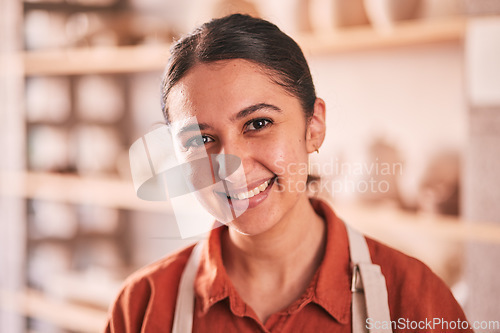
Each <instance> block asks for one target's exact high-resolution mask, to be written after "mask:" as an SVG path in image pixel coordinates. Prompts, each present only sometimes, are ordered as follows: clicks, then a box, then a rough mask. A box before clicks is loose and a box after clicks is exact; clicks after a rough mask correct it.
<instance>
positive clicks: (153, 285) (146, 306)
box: [106, 245, 194, 332]
mask: <svg viewBox="0 0 500 333" xmlns="http://www.w3.org/2000/svg"><path fill="white" fill-rule="evenodd" d="M193 247H194V245H191V246H189V247H186V248H184V249H182V250H179V251H176V252H174V253H172V254H170V255H168V256H166V257H164V258H162V259H160V260H158V261H156V262H154V263H152V264H149V265H147V266H145V267H143V268H141V269H139V270H138V271H136V272H135V273H133V274H132V275H130V276H129V277H128V278H127V279H126V280H125V282H124V283H123V286H122V289H121V291H120V292H119V294H118V296H117V298H116V300H115V301H114V303H113V304H112V306H111V308H110V310H109V313H108V323H107V330H106V331H107V332H129V331H130V332H139V331H141V330H143V329H144V328H145V327H146V326H150V325H154V322H155V318H156V317H158V316H161V317H162V322H163V325H165V323H168V320H169V318H172V317H173V311H174V309H175V302H176V298H177V288H178V285H179V281H180V278H181V275H182V272H183V271H184V267H185V265H186V263H187V261H188V259H189V256H190V254H191V252H192V250H193ZM148 321H150V322H148ZM149 328H150V329H153V327H149Z"/></svg>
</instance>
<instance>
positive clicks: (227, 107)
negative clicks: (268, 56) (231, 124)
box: [167, 59, 291, 121]
mask: <svg viewBox="0 0 500 333" xmlns="http://www.w3.org/2000/svg"><path fill="white" fill-rule="evenodd" d="M272 75H273V74H272V73H271V72H270V71H269V70H266V68H264V67H262V66H259V65H257V64H254V63H252V62H250V61H247V60H243V59H234V60H224V61H218V62H213V63H208V64H197V65H195V66H194V67H193V68H192V69H191V70H190V71H189V72H188V73H187V74H186V75H185V76H184V77H183V78H182V79H181V80H179V82H178V83H177V84H176V85H175V86H174V87H173V88H172V89H171V91H170V93H169V96H168V99H167V105H168V110H169V115H170V118H171V120H172V121H177V120H181V119H183V118H185V117H191V116H197V117H200V116H202V115H205V116H206V115H209V114H211V113H215V114H217V115H219V116H221V115H223V114H224V113H227V112H228V113H231V112H237V111H238V110H240V109H242V108H244V107H246V106H248V105H251V104H255V103H256V102H259V103H261V102H269V101H271V100H275V101H278V100H280V99H281V98H285V96H286V97H288V98H290V97H291V96H290V95H289V94H288V93H287V92H286V91H285V90H284V89H283V88H282V87H281V86H280V85H278V84H277V83H275V82H273V81H272V78H271V77H272Z"/></svg>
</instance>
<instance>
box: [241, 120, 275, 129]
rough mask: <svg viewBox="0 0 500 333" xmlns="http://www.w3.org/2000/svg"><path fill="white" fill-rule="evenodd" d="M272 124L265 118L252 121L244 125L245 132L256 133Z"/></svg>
mask: <svg viewBox="0 0 500 333" xmlns="http://www.w3.org/2000/svg"><path fill="white" fill-rule="evenodd" d="M270 124H272V121H271V120H269V119H265V118H259V119H253V120H251V121H249V122H248V123H247V125H246V128H245V132H247V131H258V130H261V129H263V128H265V127H267V126H269V125H270Z"/></svg>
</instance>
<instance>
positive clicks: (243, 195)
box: [230, 179, 271, 200]
mask: <svg viewBox="0 0 500 333" xmlns="http://www.w3.org/2000/svg"><path fill="white" fill-rule="evenodd" d="M270 182H271V179H269V180H266V181H265V182H263V183H262V184H260V185H259V186H257V187H256V188H254V189H253V190H250V191H248V192H240V193H238V194H232V195H230V198H231V199H234V200H244V199H249V198H252V197H253V196H255V195H257V194H259V193H260V192H262V191H264V190H265V189H266V188H267V187H268V186H269V183H270Z"/></svg>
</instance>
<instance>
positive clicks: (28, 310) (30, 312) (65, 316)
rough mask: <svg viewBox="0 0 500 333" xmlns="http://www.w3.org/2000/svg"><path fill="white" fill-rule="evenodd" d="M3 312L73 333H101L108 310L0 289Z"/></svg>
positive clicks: (26, 292) (31, 292) (30, 293)
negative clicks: (49, 324)
mask: <svg viewBox="0 0 500 333" xmlns="http://www.w3.org/2000/svg"><path fill="white" fill-rule="evenodd" d="M0 309H2V310H6V311H11V312H15V313H18V314H21V315H24V316H26V317H30V318H35V319H39V320H42V321H46V322H49V323H52V324H54V325H56V326H57V327H60V328H63V329H67V330H71V331H74V332H102V331H103V330H104V326H105V324H106V311H102V310H97V309H94V308H90V307H87V306H83V305H77V304H72V303H69V302H67V301H63V300H56V299H51V298H48V297H47V296H44V294H43V293H41V292H38V291H35V290H25V291H19V292H12V291H7V290H0Z"/></svg>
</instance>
